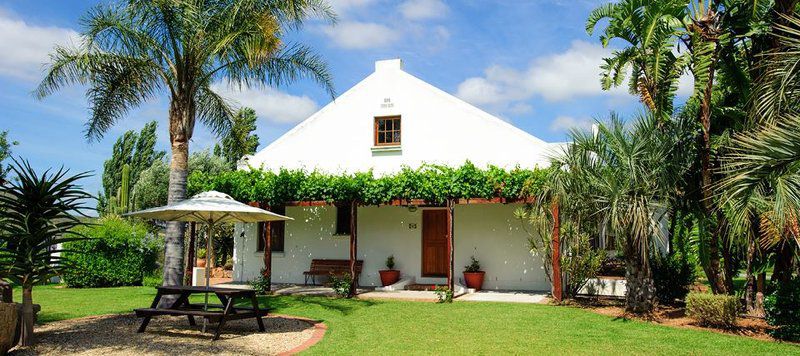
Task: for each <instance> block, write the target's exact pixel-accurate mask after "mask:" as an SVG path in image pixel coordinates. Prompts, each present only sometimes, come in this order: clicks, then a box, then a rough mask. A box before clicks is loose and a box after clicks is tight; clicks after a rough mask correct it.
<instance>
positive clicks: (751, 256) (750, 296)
mask: <svg viewBox="0 0 800 356" xmlns="http://www.w3.org/2000/svg"><path fill="white" fill-rule="evenodd" d="M754 230H755V229H754ZM756 236H757V235H753V236H750V237H749V238H748V241H747V272H746V275H747V277H746V280H745V283H746V284H745V289H744V302H745V307H746V309H747V313H748V314H749V315H755V314H756V293H757V291H756V276H755V274H754V273H753V264H754V263H755V259H756Z"/></svg>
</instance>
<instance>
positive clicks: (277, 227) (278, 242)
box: [256, 206, 286, 252]
mask: <svg viewBox="0 0 800 356" xmlns="http://www.w3.org/2000/svg"><path fill="white" fill-rule="evenodd" d="M270 211H272V212H273V213H275V214H280V215H286V207H284V206H275V207H271V208H270ZM266 225H267V223H258V246H257V249H256V251H259V252H262V251H264V245H265V242H266V241H264V233H265V231H264V226H266ZM269 225H270V230H271V231H270V232H271V236H272V252H283V242H284V241H283V240H284V235H285V232H286V222H285V221H272V222H270V223H269Z"/></svg>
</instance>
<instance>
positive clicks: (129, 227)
mask: <svg viewBox="0 0 800 356" xmlns="http://www.w3.org/2000/svg"><path fill="white" fill-rule="evenodd" d="M75 233H77V234H81V235H84V236H86V237H88V239H86V240H80V241H73V242H68V243H66V244H65V245H64V249H65V250H66V252H64V258H65V259H66V260H67V261H69V263H71V264H72V265H73V266H74V268H71V269H69V270H68V271H67V272H66V273H64V275H63V276H62V277H63V279H64V282H65V283H66V284H67V286H69V287H71V288H97V287H117V286H133V285H142V280H143V278H144V276H145V275H149V274H151V273H152V272H153V271H154V270H155V269H156V256H157V254H158V246H159V244H158V242H157V241H155V239H151V238H148V234H147V228H146V226H145V225H143V224H140V223H134V222H130V221H128V220H125V219H122V218H120V217H118V216H107V217H103V218H101V219H100V220H98V222H97V224H95V225H91V226H86V227H81V228H78V229H76V230H75ZM72 251H75V252H72ZM78 251H80V253H77V252H78Z"/></svg>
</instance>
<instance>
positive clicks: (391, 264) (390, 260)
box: [386, 255, 394, 270]
mask: <svg viewBox="0 0 800 356" xmlns="http://www.w3.org/2000/svg"><path fill="white" fill-rule="evenodd" d="M386 269H389V270H392V269H394V255H389V257H387V258H386Z"/></svg>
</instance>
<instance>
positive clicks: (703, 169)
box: [698, 52, 727, 294]
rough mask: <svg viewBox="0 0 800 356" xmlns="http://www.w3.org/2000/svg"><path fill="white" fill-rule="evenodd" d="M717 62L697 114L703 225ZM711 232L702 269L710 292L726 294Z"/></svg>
mask: <svg viewBox="0 0 800 356" xmlns="http://www.w3.org/2000/svg"><path fill="white" fill-rule="evenodd" d="M716 60H717V55H716V52H715V54H714V55H713V56H712V60H711V64H710V65H709V69H708V71H709V73H708V83H706V87H705V89H704V90H703V100H702V101H701V103H700V111H699V112H698V116H699V117H698V119H699V121H700V125H701V127H702V132H701V135H700V150H699V151H700V152H699V154H700V192H701V199H702V202H701V203H702V207H703V213H704V215H705V218H706V221H705V223H707V224H708V223H709V222H710V221H711V220H712V219H713V203H714V196H713V192H712V186H713V182H712V176H711V174H712V172H711V94H712V92H713V90H714V72H715V65H714V64H715V63H716ZM706 231H711V236H710V237H709V240H708V242H709V246H708V266H707V267H706V268H704V270H705V272H706V276H707V277H708V282H709V283H710V284H711V290H712V291H713V292H714V293H715V294H719V293H727V289H726V287H725V279H724V276H723V272H722V268H721V262H720V252H719V234H720V229H719V228H715V229H706Z"/></svg>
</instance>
